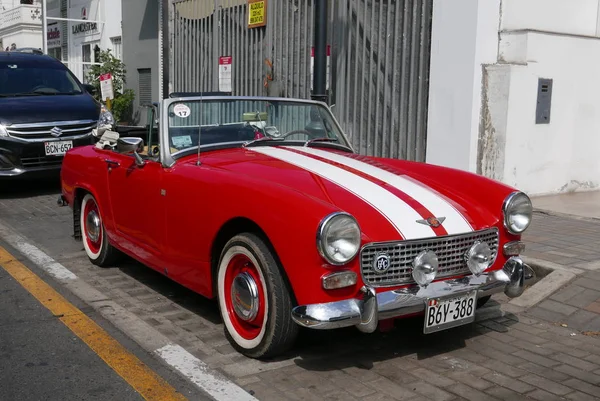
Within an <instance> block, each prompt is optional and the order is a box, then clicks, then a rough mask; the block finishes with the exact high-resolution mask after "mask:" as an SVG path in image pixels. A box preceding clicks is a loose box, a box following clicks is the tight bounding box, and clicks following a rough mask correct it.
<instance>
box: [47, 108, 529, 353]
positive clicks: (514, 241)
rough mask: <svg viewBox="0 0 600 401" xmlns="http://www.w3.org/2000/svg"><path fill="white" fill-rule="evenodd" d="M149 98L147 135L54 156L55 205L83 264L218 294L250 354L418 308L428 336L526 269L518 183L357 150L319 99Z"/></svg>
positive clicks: (520, 281)
mask: <svg viewBox="0 0 600 401" xmlns="http://www.w3.org/2000/svg"><path fill="white" fill-rule="evenodd" d="M155 110H156V111H157V112H158V113H159V117H160V118H159V119H158V126H159V140H158V143H153V142H152V141H150V143H148V141H146V143H144V141H143V139H141V138H117V137H116V136H115V135H114V133H113V134H112V136H107V137H105V138H102V139H101V140H100V141H99V142H98V144H97V145H95V146H84V147H79V148H76V149H72V150H70V151H69V152H67V154H66V157H65V160H64V162H63V169H62V172H61V176H62V194H61V197H60V199H59V202H60V203H62V204H65V205H66V204H68V205H69V206H70V207H72V208H73V216H74V220H73V223H74V234H75V237H76V238H78V239H82V241H83V245H84V248H85V251H86V253H87V256H88V257H89V259H90V260H91V262H92V263H94V264H96V265H99V266H112V265H114V263H116V260H117V257H118V256H119V255H120V254H122V253H124V254H127V255H129V256H131V257H133V258H134V259H136V260H138V261H140V262H141V263H143V264H145V265H147V266H149V267H150V268H153V269H155V270H156V271H158V272H160V273H162V274H164V275H165V276H167V277H169V278H170V279H172V280H174V281H176V282H178V283H181V284H182V285H184V286H186V287H188V288H190V289H192V290H193V291H196V292H197V293H199V294H202V295H203V296H205V297H208V298H215V299H216V300H217V301H218V305H219V308H220V311H221V316H222V318H223V322H224V331H225V334H226V336H227V338H228V339H229V341H230V342H231V344H232V345H233V346H234V347H235V348H236V349H237V350H238V351H239V352H241V353H243V354H245V355H247V356H249V357H253V358H262V357H269V356H271V357H272V356H275V355H277V354H280V353H281V352H284V351H285V350H287V349H288V348H289V347H291V346H292V344H293V343H294V340H295V338H296V337H297V334H298V330H299V327H300V326H304V327H308V328H313V329H334V328H339V327H345V326H356V327H357V328H358V329H359V330H361V331H363V332H367V333H370V332H373V331H375V330H376V329H377V327H378V322H379V321H382V320H387V319H398V318H403V317H406V316H410V315H415V314H417V315H418V314H421V315H423V320H424V323H423V331H424V332H425V333H431V332H435V331H439V330H445V329H448V328H451V327H455V326H459V325H463V324H467V323H470V322H472V321H473V320H474V317H475V310H476V308H477V307H478V306H481V305H482V304H483V303H485V301H486V300H487V299H489V297H490V296H491V295H492V294H494V293H498V292H504V293H505V294H506V295H508V296H509V297H518V296H520V295H521V294H522V292H523V291H524V288H525V286H526V285H528V284H529V283H531V282H532V281H533V280H535V274H534V272H533V270H532V269H531V268H530V267H529V266H527V265H526V264H525V263H523V261H522V260H521V258H520V257H519V254H520V253H521V252H522V250H523V248H524V245H523V243H522V242H521V234H522V233H523V231H525V230H526V229H527V227H528V226H529V224H530V222H531V217H532V205H531V202H530V200H529V198H528V197H527V195H526V194H524V193H523V192H520V191H518V190H516V189H514V188H511V187H509V186H506V185H503V184H501V183H498V182H496V181H493V180H490V179H487V178H484V177H482V176H478V175H476V174H472V173H468V172H465V171H459V170H454V169H450V168H444V167H438V166H433V165H429V164H425V163H418V162H410V161H404V160H396V159H387V158H381V157H367V156H363V155H360V154H357V153H356V152H355V151H354V150H353V149H352V146H351V144H350V142H349V141H348V139H347V137H346V136H345V134H344V132H343V131H342V129H341V128H340V126H339V124H338V122H337V121H336V120H335V118H334V116H333V115H332V113H331V111H330V109H329V108H328V107H327V105H326V104H324V103H321V102H315V101H309V100H300V99H283V98H269V97H238V96H207V97H180V98H170V99H166V100H163V101H161V102H160V103H159V105H158V107H156V108H155ZM149 120H150V121H155V118H154V116H151V117H150V118H149ZM150 127H152V124H151V125H150ZM149 138H150V139H151V138H152V137H151V136H149ZM198 145H200V146H198Z"/></svg>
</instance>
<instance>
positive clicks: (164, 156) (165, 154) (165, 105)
mask: <svg viewBox="0 0 600 401" xmlns="http://www.w3.org/2000/svg"><path fill="white" fill-rule="evenodd" d="M200 100H202V101H207V102H208V101H218V100H223V101H232V100H240V101H265V102H281V103H304V104H308V105H318V106H322V107H323V109H322V110H323V111H324V112H326V113H328V117H329V118H331V120H332V121H333V123H334V124H335V128H336V129H338V130H339V135H340V138H341V139H342V140H343V142H344V143H342V144H340V145H342V146H344V147H347V148H348V149H350V150H351V151H352V153H356V152H355V151H354V148H352V145H351V143H350V141H349V140H348V137H347V136H346V133H345V132H344V130H343V129H342V127H341V126H340V124H339V122H338V120H337V119H336V118H335V116H334V115H333V113H332V112H331V109H330V108H329V106H328V105H327V103H325V102H320V101H317V100H309V99H297V98H285V97H272V96H189V97H188V96H185V97H174V98H168V99H163V100H161V102H160V125H159V130H160V133H159V135H160V154H159V156H160V162H161V164H162V165H163V166H164V167H172V166H173V165H174V164H175V162H176V161H177V159H179V157H173V154H172V153H171V148H170V146H168V144H169V126H168V121H169V110H170V106H171V105H172V104H173V103H179V102H189V101H200ZM245 142H246V141H236V142H221V143H212V144H207V145H202V143H200V154H201V155H202V150H205V151H207V150H217V149H227V148H235V147H242V145H243V144H244V143H245ZM304 143H305V141H298V140H290V141H287V142H286V145H289V144H294V145H296V144H304ZM272 144H275V145H277V144H278V143H277V142H274V143H271V145H272ZM190 150H194V151H195V152H198V146H194V147H190V148H189V149H186V150H185V151H178V152H176V153H180V154H181V156H183V155H187V154H189V152H190Z"/></svg>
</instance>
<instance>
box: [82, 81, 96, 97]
mask: <svg viewBox="0 0 600 401" xmlns="http://www.w3.org/2000/svg"><path fill="white" fill-rule="evenodd" d="M83 87H84V89H85V90H86V91H87V93H89V94H90V95H94V94H95V93H96V88H94V85H90V84H83Z"/></svg>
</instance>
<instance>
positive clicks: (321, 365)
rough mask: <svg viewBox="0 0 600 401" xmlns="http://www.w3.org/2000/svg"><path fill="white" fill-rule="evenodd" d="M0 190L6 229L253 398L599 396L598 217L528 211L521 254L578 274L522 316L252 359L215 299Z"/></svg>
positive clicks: (496, 306)
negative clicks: (99, 261) (86, 240)
mask: <svg viewBox="0 0 600 401" xmlns="http://www.w3.org/2000/svg"><path fill="white" fill-rule="evenodd" d="M3 188H4V189H0V191H3V192H4V193H2V192H0V221H2V223H3V224H7V225H9V226H11V227H13V228H14V229H15V230H17V231H18V232H19V233H20V234H21V235H24V236H26V237H27V238H29V239H30V240H31V241H32V242H34V243H35V244H36V245H37V246H39V247H40V248H41V249H43V250H44V251H45V252H47V253H48V254H49V255H50V256H52V257H54V258H55V259H57V260H58V261H59V262H60V263H62V264H64V265H65V266H66V267H67V268H69V269H70V270H72V271H73V272H74V273H75V274H77V275H78V276H79V277H81V278H82V279H83V280H85V281H86V282H88V283H89V284H91V285H93V286H94V287H96V288H97V289H98V290H99V291H101V292H103V293H104V294H106V295H107V297H110V298H111V299H112V300H114V301H115V302H117V303H118V304H120V305H121V306H123V307H125V308H127V309H128V310H129V311H131V312H133V313H135V314H136V315H137V316H139V317H140V318H142V319H143V320H144V321H146V322H147V323H149V324H150V325H152V326H153V327H155V328H156V329H157V330H159V331H160V332H161V333H163V334H164V335H166V336H168V337H169V338H170V339H171V340H172V341H174V342H177V343H179V344H180V345H181V346H183V347H184V348H186V349H187V350H188V351H190V352H191V353H193V354H194V355H196V356H197V357H199V358H201V359H202V360H203V361H205V362H206V363H207V364H209V365H210V366H211V367H212V368H215V369H219V370H221V371H222V372H224V373H225V374H227V375H228V376H229V377H230V378H231V379H232V380H234V381H235V382H236V383H237V384H239V385H240V386H242V387H243V388H245V389H246V390H247V391H249V392H251V393H253V394H254V395H255V396H256V397H257V398H259V399H261V400H411V401H418V400H544V401H545V400H592V399H599V398H598V397H600V337H597V336H594V335H593V333H586V334H584V331H585V330H586V329H591V328H594V327H595V326H594V325H595V322H596V320H597V317H598V316H600V314H599V311H598V309H597V307H598V303H599V302H600V301H598V297H596V298H594V297H595V296H596V291H598V290H599V289H600V286H597V283H596V281H598V280H600V277H598V274H599V273H600V270H598V271H596V270H593V269H592V268H590V266H591V267H593V263H594V262H595V261H599V260H600V253H599V251H600V249H599V250H598V251H596V249H595V247H594V241H595V243H596V244H598V239H597V238H598V237H599V236H600V223H599V222H589V221H585V220H576V219H569V218H565V217H560V218H557V217H553V216H546V215H543V214H536V216H535V220H534V224H533V225H532V227H531V229H530V232H529V233H528V234H527V235H526V236H525V241H527V244H528V250H527V251H526V254H527V255H529V256H531V257H535V258H538V259H542V260H546V261H551V262H554V263H561V264H565V265H573V266H574V265H577V266H578V267H580V268H582V269H584V270H583V273H582V274H581V275H580V276H578V277H577V278H576V279H575V280H573V281H572V282H571V283H569V284H567V285H566V286H565V287H563V288H561V289H560V290H559V291H557V292H556V293H554V294H553V295H552V296H550V297H549V298H548V299H546V300H544V301H543V302H541V303H540V304H538V305H536V306H535V307H533V308H531V309H529V310H527V311H524V312H523V313H518V314H513V313H509V312H503V311H502V307H503V305H504V304H505V302H506V301H507V299H506V297H504V296H495V297H494V298H493V299H492V301H490V302H488V304H487V305H486V306H485V307H484V308H483V309H482V310H481V311H480V312H479V313H478V319H477V321H476V323H474V324H472V325H468V326H462V327H459V328H456V329H452V330H449V331H444V332H439V333H433V334H429V335H423V334H422V320H420V319H419V318H412V319H406V320H403V321H398V322H397V323H396V327H395V328H394V330H392V331H390V332H387V333H380V332H377V333H373V334H362V333H359V332H358V331H356V330H354V329H351V328H350V329H339V330H335V331H311V330H308V329H305V330H302V333H301V338H300V340H299V342H298V344H297V346H296V348H295V349H294V350H292V351H291V352H290V353H288V354H287V355H284V356H282V357H280V358H277V359H276V360H273V361H268V362H260V361H256V360H252V359H248V358H245V357H244V356H241V355H240V354H238V353H236V352H235V351H234V350H233V348H232V347H231V346H230V345H229V343H228V342H227V340H226V339H225V336H224V335H223V326H222V323H221V319H220V316H219V313H218V309H217V305H216V303H214V302H212V301H209V300H206V299H204V298H202V297H201V296H199V295H196V294H194V293H192V292H191V291H188V290H186V289H184V288H183V287H181V286H179V285H177V284H175V283H173V282H171V281H169V280H167V279H165V278H164V277H163V276H161V275H160V274H158V273H155V272H154V271H152V270H151V269H149V268H146V267H144V266H141V265H140V264H138V263H136V262H134V261H131V260H126V261H124V262H123V263H121V264H120V265H119V266H118V267H114V268H105V269H101V268H97V267H95V266H93V265H92V264H91V263H89V262H88V260H87V258H86V256H85V253H84V252H83V248H82V245H81V243H80V242H76V241H74V240H73V239H72V238H71V232H72V226H71V215H70V209H68V208H58V207H56V206H55V204H56V196H57V194H58V190H57V188H56V187H55V186H53V184H52V183H48V184H47V185H46V186H44V187H42V188H39V189H36V190H35V191H23V190H22V189H19V188H16V189H8V190H7V189H6V187H3ZM594 233H596V234H595V235H594ZM598 248H600V247H598ZM579 250H585V251H586V252H583V251H579ZM590 262H591V263H592V264H589V263H590ZM586 263H588V264H586ZM586 267H587V269H586ZM598 283H600V281H598ZM592 315H593V317H591V316H592ZM561 324H564V325H566V326H567V327H563V326H562V325H561ZM590 331H591V330H590Z"/></svg>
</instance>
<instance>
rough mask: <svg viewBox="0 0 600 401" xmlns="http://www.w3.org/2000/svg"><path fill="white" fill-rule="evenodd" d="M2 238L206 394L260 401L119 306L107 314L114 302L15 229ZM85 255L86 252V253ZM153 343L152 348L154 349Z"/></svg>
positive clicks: (221, 400) (0, 228)
mask: <svg viewBox="0 0 600 401" xmlns="http://www.w3.org/2000/svg"><path fill="white" fill-rule="evenodd" d="M0 238H1V239H2V240H4V241H5V242H6V243H8V244H9V245H10V246H12V247H13V248H15V249H17V250H18V251H19V252H20V253H22V254H23V255H24V256H25V257H27V258H28V259H29V260H31V261H32V262H33V263H34V264H35V265H36V266H38V267H39V268H40V269H42V270H44V271H46V272H47V273H48V274H50V275H51V276H52V277H54V278H56V279H57V280H58V281H60V282H62V283H64V284H65V286H66V287H67V288H68V289H69V290H70V291H72V292H73V293H74V294H75V295H77V296H78V297H79V298H81V299H82V300H83V301H85V302H87V303H88V304H90V305H91V306H92V307H94V309H96V310H99V311H100V312H101V314H102V316H104V317H105V318H106V319H108V320H109V321H110V322H111V323H113V324H114V325H115V326H117V327H119V328H120V329H121V330H123V331H124V332H125V333H126V334H127V335H128V336H129V337H131V338H132V339H134V340H135V341H136V342H138V344H140V345H142V347H143V348H144V349H146V351H148V352H150V353H155V354H157V355H158V356H160V358H161V359H162V360H163V361H165V363H167V364H168V365H170V366H172V367H173V368H175V369H177V370H178V371H179V372H180V373H181V374H182V375H184V376H185V377H187V378H188V379H189V380H190V381H191V382H192V383H194V384H195V385H196V386H197V387H198V388H200V389H201V390H202V391H204V392H206V393H208V394H210V395H211V396H212V397H213V398H214V399H215V400H216V401H228V400H242V401H244V400H248V401H258V400H257V398H255V397H253V396H252V395H251V394H250V393H248V392H247V391H246V390H244V389H243V388H242V387H240V386H238V385H237V384H235V383H234V382H233V381H231V380H229V379H228V378H226V377H225V376H223V375H222V374H220V373H219V372H217V371H215V370H213V369H211V368H210V367H209V366H208V365H207V364H206V363H204V362H202V360H200V359H198V358H196V357H195V356H194V355H192V354H191V353H189V352H188V351H186V350H185V349H184V348H183V347H181V346H180V345H177V344H173V343H171V342H170V341H169V340H168V339H167V338H166V337H165V336H164V335H163V334H161V333H160V332H158V331H157V330H156V329H154V328H152V327H151V326H150V325H148V324H147V323H146V322H144V321H143V320H142V319H140V318H139V317H137V316H135V315H134V314H132V313H131V312H129V311H126V310H124V309H122V308H121V307H120V306H119V305H117V304H115V305H114V308H112V309H111V311H109V312H107V310H106V308H103V306H106V305H107V302H108V303H109V304H110V303H111V301H104V300H101V298H104V299H106V297H105V296H104V297H103V296H102V295H101V293H99V292H98V291H97V290H96V289H95V288H94V287H91V286H90V285H89V284H87V283H86V282H85V281H84V280H82V279H81V278H79V277H78V276H77V275H75V274H74V273H73V272H71V271H70V270H69V269H67V268H66V267H64V266H63V265H62V264H60V263H58V262H57V261H56V260H54V259H53V258H52V257H50V256H49V255H47V254H46V253H45V252H44V251H42V250H41V249H39V248H38V247H36V246H35V245H33V244H31V243H29V242H28V241H27V239H26V238H24V237H23V236H21V235H19V234H17V233H15V232H14V230H13V229H11V228H9V227H7V226H5V225H4V224H2V223H0ZM82 255H84V256H85V253H82ZM150 344H152V346H150Z"/></svg>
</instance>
